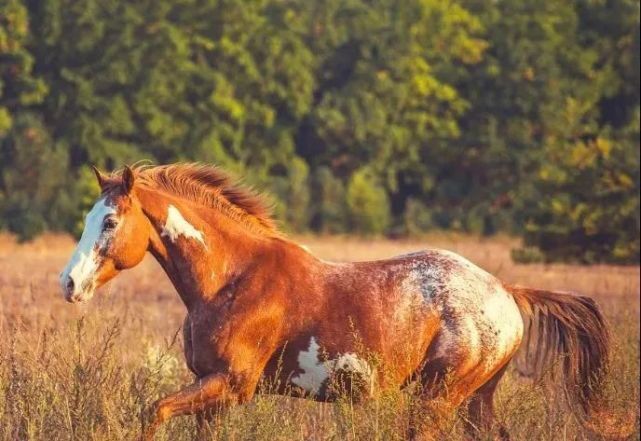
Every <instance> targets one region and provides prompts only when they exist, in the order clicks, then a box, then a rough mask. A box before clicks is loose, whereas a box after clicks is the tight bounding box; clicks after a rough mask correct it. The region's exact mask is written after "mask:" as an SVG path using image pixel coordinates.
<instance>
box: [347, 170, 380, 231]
mask: <svg viewBox="0 0 641 441" xmlns="http://www.w3.org/2000/svg"><path fill="white" fill-rule="evenodd" d="M346 202H347V208H348V210H349V220H350V225H351V227H352V229H353V230H354V231H356V232H359V233H362V234H381V233H384V232H385V230H386V228H387V227H388V225H389V221H390V213H389V201H388V199H387V193H386V192H385V189H383V188H382V187H381V186H380V185H379V183H378V182H377V179H376V178H375V177H374V176H372V174H371V172H370V171H369V170H364V169H362V170H358V171H356V172H355V173H354V174H352V176H351V177H350V180H349V183H348V184H347V194H346Z"/></svg>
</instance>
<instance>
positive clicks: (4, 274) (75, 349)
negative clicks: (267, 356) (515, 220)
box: [0, 237, 639, 441]
mask: <svg viewBox="0 0 641 441" xmlns="http://www.w3.org/2000/svg"><path fill="white" fill-rule="evenodd" d="M4 240H5V242H6V241H7V239H6V238H5V239H4ZM49 241H50V242H51V243H53V244H55V246H42V244H41V243H36V244H32V245H28V246H22V247H18V246H15V245H13V243H12V242H10V241H9V243H8V244H7V243H4V244H3V243H2V241H0V439H2V440H54V439H55V440H128V439H136V438H137V437H138V436H139V435H140V433H141V430H142V428H143V427H144V425H145V423H146V421H147V416H148V414H149V412H150V409H151V405H152V403H153V402H154V401H155V400H157V399H158V398H160V397H162V396H164V395H165V394H167V393H169V392H172V391H175V390H177V389H178V388H179V387H180V386H181V385H184V384H187V383H189V382H190V381H191V376H190V374H189V373H188V371H187V369H186V367H185V364H184V359H183V355H182V350H181V348H182V343H181V341H180V333H179V332H178V331H179V330H180V326H181V321H182V316H183V315H184V308H183V307H182V305H181V304H180V303H179V301H178V299H177V296H176V295H175V294H174V293H173V289H172V288H171V286H170V285H169V284H168V283H167V282H166V281H164V279H163V281H161V282H159V275H158V274H159V271H160V270H159V268H158V267H157V266H156V265H155V264H154V263H153V262H149V261H147V262H145V263H144V265H142V267H140V268H137V269H136V270H134V271H132V272H130V273H129V274H123V275H122V276H121V278H119V279H118V280H116V281H115V282H114V283H113V284H112V285H111V286H110V287H109V288H106V289H105V290H104V293H102V295H101V294H100V293H99V294H98V295H97V298H96V299H94V300H93V301H92V302H91V303H90V304H88V305H85V306H81V307H77V306H72V305H67V304H65V303H64V301H63V300H62V298H61V296H60V294H59V292H58V287H57V273H58V271H59V269H60V268H61V267H62V265H63V264H64V261H65V260H66V258H67V257H68V253H69V251H70V247H71V244H70V243H69V242H68V241H66V240H63V239H59V238H55V239H49ZM303 242H306V243H307V244H308V245H309V246H310V247H311V248H312V249H315V250H317V252H319V254H321V255H322V256H323V257H325V258H335V259H342V260H349V259H357V258H360V257H361V255H362V256H365V255H367V257H368V258H371V257H373V256H380V257H384V256H386V255H391V254H395V253H398V252H403V251H408V250H411V249H417V248H421V247H424V246H425V243H415V242H414V243H410V242H391V241H382V240H381V241H373V242H372V241H369V242H368V241H358V240H355V239H351V238H329V239H323V240H322V241H318V240H316V239H314V238H304V239H303ZM427 242H429V243H434V242H436V243H437V245H439V246H442V247H445V248H450V249H454V250H456V251H458V252H460V253H462V254H464V255H467V256H469V257H471V258H472V260H475V261H476V262H478V263H479V264H480V265H481V266H484V267H485V268H487V269H488V270H494V272H497V269H498V272H500V273H502V274H499V275H500V276H501V277H502V278H504V279H507V280H509V281H510V282H521V283H524V284H529V285H538V286H541V285H547V287H557V288H561V289H572V288H573V287H578V288H582V287H585V286H587V285H586V282H585V280H581V279H580V278H576V274H583V275H587V274H588V273H590V274H592V275H590V277H593V279H592V280H593V283H592V285H591V288H590V289H591V290H592V291H591V292H588V294H590V295H594V296H596V297H597V300H598V301H599V302H600V304H601V305H603V307H604V309H605V313H606V316H607V318H608V321H609V323H610V324H611V326H612V335H613V350H612V352H613V354H612V366H611V370H610V374H609V376H608V379H607V381H606V402H607V406H605V410H604V411H603V412H602V413H600V414H599V415H598V418H597V417H595V418H593V419H592V420H590V421H588V423H587V425H584V424H581V423H580V422H579V421H578V420H577V419H576V417H575V416H573V414H572V413H570V412H569V411H568V410H567V407H566V405H565V404H564V401H563V398H562V397H563V393H562V390H561V387H560V383H558V382H554V381H553V382H552V385H551V386H550V385H549V384H548V383H536V382H534V381H533V380H531V379H528V378H525V377H523V376H522V375H520V374H519V372H518V371H517V369H516V366H512V367H511V368H510V370H509V371H508V373H507V374H506V376H505V378H504V379H503V381H502V382H501V384H500V386H499V389H498V392H497V394H496V412H497V419H498V421H499V422H501V423H502V424H504V425H505V426H506V427H507V428H508V430H509V432H510V433H511V435H512V437H513V439H517V440H521V439H523V440H534V439H536V440H538V439H543V440H582V439H612V440H614V439H639V405H638V403H639V316H638V314H639V297H638V296H639V284H638V283H639V282H638V268H620V267H606V266H599V267H592V268H591V269H589V271H586V269H585V268H579V267H572V266H567V265H564V266H561V267H556V266H540V265H537V266H532V267H527V266H525V267H524V266H519V265H514V264H512V263H511V262H510V261H509V257H508V258H506V257H505V256H506V255H507V256H509V248H510V243H509V239H500V240H498V241H494V242H483V241H479V240H478V239H470V238H461V237H454V238H451V237H437V238H432V239H431V240H428V241H427ZM45 243H46V242H45ZM484 247H485V248H486V249H489V250H491V252H490V253H489V254H487V255H485V254H484V251H483V248H484ZM566 273H568V274H566ZM549 274H552V276H549ZM557 274H560V275H557ZM572 274H574V275H575V279H573V278H572V276H571V275H572ZM523 279H525V280H523ZM635 279H636V280H635ZM535 282H538V283H535ZM579 290H582V291H584V292H585V291H586V290H585V289H579ZM588 291H589V290H588ZM270 388H271V385H269V384H267V383H262V384H261V385H260V390H261V391H262V392H269V390H270ZM412 389H413V388H412V386H410V387H409V388H408V389H407V390H404V391H386V392H385V393H382V394H380V395H378V396H376V397H375V398H374V399H371V400H368V401H366V402H363V403H358V402H355V401H354V399H353V397H351V396H350V395H349V394H346V395H345V396H343V397H341V398H340V399H339V400H338V402H336V403H334V404H321V403H316V402H312V401H308V400H301V399H294V398H288V397H282V396H274V395H269V394H260V395H257V397H256V398H255V399H254V400H252V402H251V403H249V404H247V405H243V406H238V407H235V408H232V409H230V410H228V411H226V412H224V413H222V414H221V415H219V416H218V418H217V419H216V420H215V421H213V423H212V424H210V425H209V426H208V431H209V434H210V435H211V437H212V438H216V439H220V440H381V441H383V440H402V439H404V437H405V433H406V432H407V430H408V427H409V424H410V422H409V417H410V409H411V407H412V405H413V404H416V398H415V396H414V395H413V394H412V393H411V392H412ZM424 411H425V414H424V415H423V417H424V418H425V420H426V421H428V424H432V425H434V426H435V433H437V434H438V435H437V436H438V438H439V439H444V440H458V439H461V438H462V436H463V427H464V424H465V421H466V419H467V415H466V412H465V409H462V410H461V411H460V412H459V413H458V414H457V415H455V416H454V417H453V418H450V419H435V417H434V415H431V414H429V412H427V410H424ZM197 436H198V430H197V426H196V422H195V419H194V418H189V417H181V418H175V419H173V420H171V421H170V422H169V423H167V424H166V425H164V426H163V427H162V429H161V430H160V431H159V433H158V435H157V438H156V439H158V440H191V439H194V438H195V437H197ZM490 436H491V435H490V434H487V439H491V438H490Z"/></svg>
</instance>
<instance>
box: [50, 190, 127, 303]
mask: <svg viewBox="0 0 641 441" xmlns="http://www.w3.org/2000/svg"><path fill="white" fill-rule="evenodd" d="M115 213H116V209H115V208H114V207H111V206H110V205H108V204H107V202H106V200H105V198H102V199H99V200H98V202H96V204H95V205H94V206H93V208H92V209H91V211H90V212H89V213H88V214H87V216H86V217H85V229H84V231H83V232H82V236H81V237H80V241H79V242H78V245H77V246H76V250H75V251H74V253H73V255H72V256H71V260H70V261H69V263H68V264H67V266H66V267H65V269H64V270H63V271H62V273H61V274H60V284H61V286H62V290H63V292H64V293H65V297H66V298H67V299H68V300H70V299H73V300H87V298H89V297H91V294H92V291H93V287H94V283H95V278H96V270H97V269H98V267H99V266H100V256H99V251H100V248H101V247H103V246H104V245H105V244H106V242H107V239H108V237H105V236H106V234H103V228H102V225H103V221H104V219H105V218H106V217H107V216H109V215H112V214H115ZM69 281H72V282H73V290H72V291H71V292H69V290H68V289H67V286H68V285H69Z"/></svg>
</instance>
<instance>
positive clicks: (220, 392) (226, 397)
mask: <svg viewBox="0 0 641 441" xmlns="http://www.w3.org/2000/svg"><path fill="white" fill-rule="evenodd" d="M244 397H248V395H247V394H241V393H239V392H238V391H237V390H236V389H235V388H232V387H231V385H230V382H229V377H228V376H227V375H222V374H212V375H208V376H206V377H203V378H201V379H199V380H197V381H196V382H194V383H193V384H191V385H189V386H187V387H185V388H183V389H182V390H180V391H179V392H176V393H174V394H172V395H169V396H167V397H165V398H163V399H161V400H159V401H158V402H157V403H156V405H155V411H154V417H153V419H152V422H151V424H150V425H149V427H148V428H147V430H146V431H145V433H144V435H143V439H144V440H145V441H151V440H153V437H154V433H155V432H156V430H157V429H158V427H159V426H160V425H161V424H162V423H164V422H165V421H167V420H168V419H170V418H173V417H175V416H179V415H190V414H194V413H199V412H205V411H207V410H208V409H212V408H215V407H221V408H222V407H227V406H230V405H234V404H237V403H238V402H239V401H241V400H243V398H244Z"/></svg>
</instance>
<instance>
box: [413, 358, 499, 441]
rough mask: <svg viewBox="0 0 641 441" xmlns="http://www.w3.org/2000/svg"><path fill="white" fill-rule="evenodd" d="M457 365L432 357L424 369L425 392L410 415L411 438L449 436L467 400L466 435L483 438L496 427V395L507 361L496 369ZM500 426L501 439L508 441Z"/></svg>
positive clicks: (422, 439) (415, 440) (418, 440)
mask: <svg viewBox="0 0 641 441" xmlns="http://www.w3.org/2000/svg"><path fill="white" fill-rule="evenodd" d="M508 361H509V359H508ZM456 364H457V363H452V360H449V361H446V360H443V359H441V360H433V361H432V363H429V364H428V365H427V366H426V368H425V369H424V370H423V372H422V374H421V377H422V382H423V384H422V392H421V394H420V397H419V402H418V403H417V404H418V406H415V407H418V408H417V409H415V410H413V411H412V412H411V414H410V430H409V433H408V438H409V439H410V440H412V441H432V440H442V439H450V438H448V433H449V427H450V425H451V424H450V423H451V422H453V420H454V417H455V416H456V411H457V409H458V408H459V407H460V406H461V405H462V404H463V403H465V402H466V401H467V400H469V401H468V410H469V417H468V420H467V421H466V422H465V431H466V434H467V436H468V437H469V438H471V439H478V438H482V436H484V435H485V434H487V432H488V431H489V430H491V429H492V428H493V424H494V407H493V396H494V392H495V390H496V386H497V385H498V383H499V381H500V380H501V378H502V376H503V374H505V371H506V369H507V364H508V363H507V362H505V363H503V364H502V365H499V366H498V370H495V371H488V370H487V366H483V365H481V364H479V365H476V366H474V367H473V368H468V369H463V370H462V369H460V368H459V369H455V368H453V366H455V365H456ZM498 429H499V438H498V439H500V440H502V441H503V440H508V439H509V436H508V434H507V431H506V430H505V428H504V427H502V426H501V427H499V428H498ZM482 439H484V438H482Z"/></svg>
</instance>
